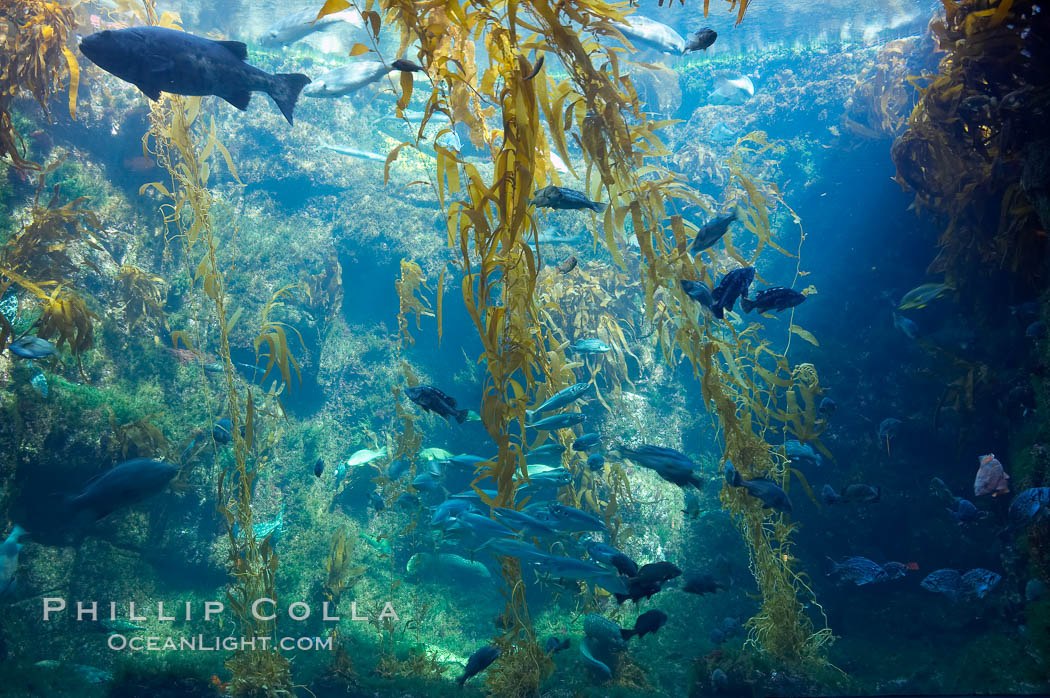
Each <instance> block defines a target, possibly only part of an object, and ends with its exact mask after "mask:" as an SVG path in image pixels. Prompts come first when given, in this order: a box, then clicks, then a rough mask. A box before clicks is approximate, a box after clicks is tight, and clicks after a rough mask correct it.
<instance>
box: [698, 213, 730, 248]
mask: <svg viewBox="0 0 1050 698" xmlns="http://www.w3.org/2000/svg"><path fill="white" fill-rule="evenodd" d="M735 220H736V211H733V212H732V213H730V214H729V215H728V216H722V217H721V218H716V219H714V220H713V221H711V222H710V223H708V224H707V225H705V226H704V227H703V228H701V229H700V230H699V231H697V233H696V237H695V238H693V244H691V245H689V254H693V255H696V254H700V253H701V252H703V251H704V250H706V249H707V248H708V247H710V246H711V245H713V244H715V243H716V242H718V241H719V240H721V239H722V236H723V235H725V234H726V231H727V230H729V224H730V223H732V222H733V221H735Z"/></svg>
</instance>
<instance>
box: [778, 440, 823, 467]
mask: <svg viewBox="0 0 1050 698" xmlns="http://www.w3.org/2000/svg"><path fill="white" fill-rule="evenodd" d="M784 452H785V453H786V454H787V457H788V460H789V461H791V462H792V463H801V464H806V465H820V454H819V453H817V450H816V449H815V448H813V447H812V446H810V445H809V444H804V443H802V442H801V441H794V440H792V441H788V442H787V443H785V444H784Z"/></svg>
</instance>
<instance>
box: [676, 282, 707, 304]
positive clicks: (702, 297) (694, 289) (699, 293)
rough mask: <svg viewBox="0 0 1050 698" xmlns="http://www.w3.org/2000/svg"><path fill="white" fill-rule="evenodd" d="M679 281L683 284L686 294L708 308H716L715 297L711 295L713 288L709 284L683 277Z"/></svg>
mask: <svg viewBox="0 0 1050 698" xmlns="http://www.w3.org/2000/svg"><path fill="white" fill-rule="evenodd" d="M679 283H680V284H682V290H683V291H685V295H687V296H689V297H690V298H692V299H693V300H694V301H696V302H697V303H699V304H700V305H702V306H704V307H705V308H707V309H708V310H710V309H712V308H714V305H715V297H714V296H712V295H711V289H709V288H708V287H707V284H705V283H703V282H701V281H692V280H690V279H682V280H681V281H679Z"/></svg>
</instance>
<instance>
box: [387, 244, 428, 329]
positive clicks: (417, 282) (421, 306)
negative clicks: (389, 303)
mask: <svg viewBox="0 0 1050 698" xmlns="http://www.w3.org/2000/svg"><path fill="white" fill-rule="evenodd" d="M394 287H395V289H396V290H397V299H398V312H397V328H398V336H399V337H400V338H401V340H402V341H405V340H408V343H409V344H415V342H416V340H415V339H414V338H413V337H412V333H411V332H410V331H409V327H408V316H409V314H412V315H415V316H416V329H417V330H418V329H419V328H420V324H419V323H420V322H422V319H423V318H424V317H427V316H429V317H434V312H433V311H432V310H431V309H430V304H429V303H428V301H427V300H426V298H424V296H423V291H424V290H425V289H426V288H427V284H426V281H425V280H424V277H423V270H422V269H421V268H420V266H419V265H418V264H416V263H415V262H413V261H412V260H410V259H402V260H401V278H399V279H398V280H397V281H396V282H395V284H394Z"/></svg>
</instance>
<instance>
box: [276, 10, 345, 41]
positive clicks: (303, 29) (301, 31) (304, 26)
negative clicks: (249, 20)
mask: <svg viewBox="0 0 1050 698" xmlns="http://www.w3.org/2000/svg"><path fill="white" fill-rule="evenodd" d="M337 24H349V25H350V26H352V27H354V28H355V29H364V28H365V21H364V19H363V18H362V17H361V13H359V12H358V11H357V10H352V9H351V10H345V11H343V12H333V13H332V14H330V15H325V16H324V17H321V18H320V19H317V11H316V10H314V9H312V8H307V9H305V10H301V11H299V12H293V13H292V14H290V15H288V16H287V17H283V18H281V19H279V20H277V21H276V22H275V23H273V24H272V25H270V26H269V27H267V28H266V30H265V31H263V33H262V36H260V37H259V43H260V44H262V45H263V46H271V47H274V46H288V45H289V44H294V43H295V42H296V41H299V40H300V39H302V38H304V37H307V36H309V35H310V34H313V33H314V32H319V31H325V30H326V29H330V28H331V27H333V26H335V25H337Z"/></svg>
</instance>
